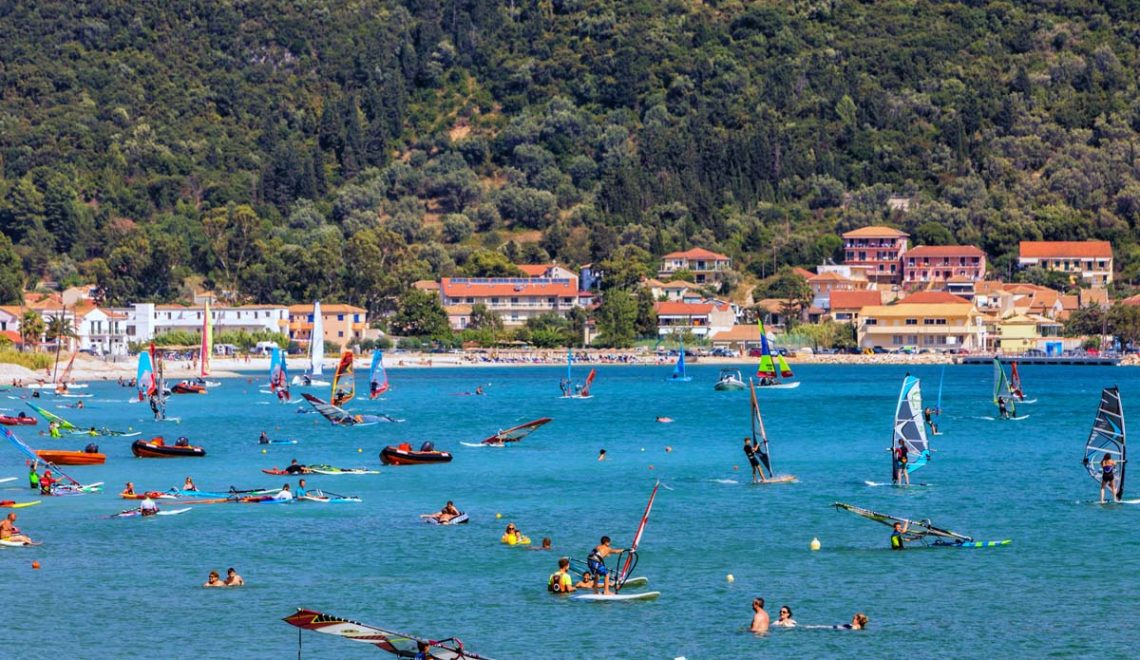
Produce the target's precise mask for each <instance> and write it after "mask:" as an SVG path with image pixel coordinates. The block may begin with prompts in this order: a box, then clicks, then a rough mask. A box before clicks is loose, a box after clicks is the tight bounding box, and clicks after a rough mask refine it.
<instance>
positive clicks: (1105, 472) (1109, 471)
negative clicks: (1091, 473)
mask: <svg viewBox="0 0 1140 660" xmlns="http://www.w3.org/2000/svg"><path fill="white" fill-rule="evenodd" d="M1105 488H1107V489H1108V492H1109V493H1111V494H1112V499H1113V501H1114V502H1119V501H1120V497H1119V496H1118V494H1117V492H1116V461H1114V460H1112V455H1111V454H1105V455H1104V456H1102V457H1101V459H1100V503H1101V504H1104V489H1105Z"/></svg>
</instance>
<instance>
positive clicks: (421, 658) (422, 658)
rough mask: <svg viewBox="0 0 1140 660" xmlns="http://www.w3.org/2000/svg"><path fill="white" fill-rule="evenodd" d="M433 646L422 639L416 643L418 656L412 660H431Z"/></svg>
mask: <svg viewBox="0 0 1140 660" xmlns="http://www.w3.org/2000/svg"><path fill="white" fill-rule="evenodd" d="M432 657H433V656H432V654H431V644H428V643H427V642H425V641H423V640H422V639H421V640H419V641H417V642H416V654H415V655H414V656H413V657H412V660H431V659H432Z"/></svg>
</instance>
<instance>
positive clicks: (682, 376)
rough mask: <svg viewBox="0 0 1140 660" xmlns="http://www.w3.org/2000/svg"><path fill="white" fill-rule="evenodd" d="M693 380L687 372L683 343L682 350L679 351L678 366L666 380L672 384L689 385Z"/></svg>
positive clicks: (683, 343) (682, 342) (683, 344)
mask: <svg viewBox="0 0 1140 660" xmlns="http://www.w3.org/2000/svg"><path fill="white" fill-rule="evenodd" d="M692 380H693V377H692V376H690V375H689V374H688V373H686V372H685V342H684V341H681V348H680V350H678V351H677V364H676V365H675V366H674V367H673V373H671V374H669V378H667V379H666V381H667V382H670V383H688V382H691V381H692Z"/></svg>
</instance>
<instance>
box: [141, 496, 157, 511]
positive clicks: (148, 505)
mask: <svg viewBox="0 0 1140 660" xmlns="http://www.w3.org/2000/svg"><path fill="white" fill-rule="evenodd" d="M157 513H158V504H157V503H156V502H155V501H154V500H152V499H150V495H147V496H146V497H144V498H143V501H142V503H141V504H139V514H140V515H143V516H153V515H156V514H157Z"/></svg>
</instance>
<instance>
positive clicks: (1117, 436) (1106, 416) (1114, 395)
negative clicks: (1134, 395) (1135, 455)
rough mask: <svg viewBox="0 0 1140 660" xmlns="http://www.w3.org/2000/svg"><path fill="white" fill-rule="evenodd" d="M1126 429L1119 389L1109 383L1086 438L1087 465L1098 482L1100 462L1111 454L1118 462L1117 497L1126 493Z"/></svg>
mask: <svg viewBox="0 0 1140 660" xmlns="http://www.w3.org/2000/svg"><path fill="white" fill-rule="evenodd" d="M1125 439H1126V437H1125V432H1124V404H1123V403H1122V402H1121V400H1120V389H1119V388H1117V387H1115V386H1114V387H1106V388H1104V389H1103V390H1101V393H1100V406H1098V407H1097V410H1096V419H1095V420H1093V425H1092V430H1091V431H1090V432H1089V439H1088V440H1087V441H1085V458H1084V466H1085V469H1086V470H1087V471H1088V473H1089V476H1090V477H1092V478H1093V479H1094V480H1095V481H1096V482H1097V483H1100V482H1101V477H1102V475H1103V473H1102V470H1101V466H1100V462H1101V460H1103V459H1104V457H1105V456H1111V457H1112V460H1113V461H1115V462H1116V474H1115V482H1114V484H1113V485H1114V486H1116V492H1115V493H1114V495H1115V499H1118V500H1119V499H1120V498H1122V497H1124V469H1125V468H1126V467H1127V466H1128V461H1127V458H1128V457H1127V454H1126V451H1125V450H1126V446H1125Z"/></svg>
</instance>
